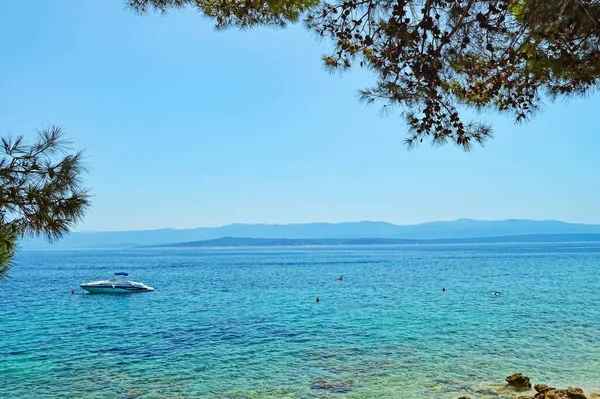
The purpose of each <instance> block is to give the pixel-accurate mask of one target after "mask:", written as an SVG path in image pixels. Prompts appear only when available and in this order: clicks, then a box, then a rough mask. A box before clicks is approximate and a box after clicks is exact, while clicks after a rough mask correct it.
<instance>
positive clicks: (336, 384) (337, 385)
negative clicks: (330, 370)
mask: <svg viewBox="0 0 600 399" xmlns="http://www.w3.org/2000/svg"><path fill="white" fill-rule="evenodd" d="M350 385H351V383H344V382H340V381H326V380H324V379H323V378H317V379H316V380H315V381H314V382H313V384H312V385H311V386H310V389H322V390H325V391H329V392H333V393H348V392H351V391H352V390H351V389H350Z"/></svg>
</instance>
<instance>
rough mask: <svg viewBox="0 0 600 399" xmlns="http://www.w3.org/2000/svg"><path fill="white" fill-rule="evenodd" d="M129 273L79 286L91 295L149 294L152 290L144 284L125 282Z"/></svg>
mask: <svg viewBox="0 0 600 399" xmlns="http://www.w3.org/2000/svg"><path fill="white" fill-rule="evenodd" d="M128 275H129V273H125V272H116V273H115V276H114V277H113V278H110V279H108V280H99V281H88V282H87V283H83V284H81V285H80V287H81V288H83V289H84V290H86V291H87V292H89V293H91V294H125V293H129V292H149V291H154V288H152V287H148V286H147V285H146V284H144V283H140V282H137V281H130V280H127V279H126V278H125V277H127V276H128Z"/></svg>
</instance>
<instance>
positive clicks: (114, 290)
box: [81, 285, 154, 294]
mask: <svg viewBox="0 0 600 399" xmlns="http://www.w3.org/2000/svg"><path fill="white" fill-rule="evenodd" d="M81 288H83V289H84V290H86V291H87V292H89V293H90V294H131V293H133V292H152V291H154V288H152V287H132V286H121V287H120V286H118V285H115V286H98V285H97V286H94V285H81Z"/></svg>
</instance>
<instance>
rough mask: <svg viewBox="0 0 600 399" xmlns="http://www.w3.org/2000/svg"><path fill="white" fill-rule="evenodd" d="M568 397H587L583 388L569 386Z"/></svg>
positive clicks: (584, 398)
mask: <svg viewBox="0 0 600 399" xmlns="http://www.w3.org/2000/svg"><path fill="white" fill-rule="evenodd" d="M567 398H569V399H587V397H586V396H585V395H584V393H583V389H581V388H567Z"/></svg>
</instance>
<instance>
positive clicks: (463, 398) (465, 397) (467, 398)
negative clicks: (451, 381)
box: [458, 396, 471, 399]
mask: <svg viewBox="0 0 600 399" xmlns="http://www.w3.org/2000/svg"><path fill="white" fill-rule="evenodd" d="M458 399H471V398H469V397H468V396H461V397H460V398H458Z"/></svg>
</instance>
